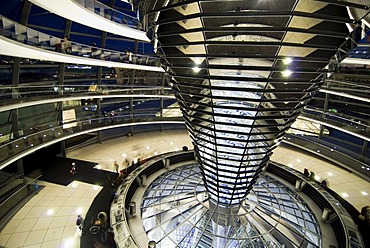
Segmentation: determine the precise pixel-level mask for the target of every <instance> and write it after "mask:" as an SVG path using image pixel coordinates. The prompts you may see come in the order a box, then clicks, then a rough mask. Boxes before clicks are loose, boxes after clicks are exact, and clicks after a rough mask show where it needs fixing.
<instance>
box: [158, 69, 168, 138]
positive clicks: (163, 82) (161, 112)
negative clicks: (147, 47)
mask: <svg viewBox="0 0 370 248" xmlns="http://www.w3.org/2000/svg"><path fill="white" fill-rule="evenodd" d="M165 80H166V75H165V73H163V75H162V84H161V86H162V89H163V88H164V85H165ZM163 93H164V92H162V94H163ZM163 105H164V104H163V97H161V98H160V106H159V107H160V117H161V118H162V117H163ZM159 128H160V131H161V132H162V131H163V124H162V123H161V124H160V127H159Z"/></svg>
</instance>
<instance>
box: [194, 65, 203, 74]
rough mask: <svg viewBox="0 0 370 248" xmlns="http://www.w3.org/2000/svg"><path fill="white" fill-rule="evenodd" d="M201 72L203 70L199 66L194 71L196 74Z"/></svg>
mask: <svg viewBox="0 0 370 248" xmlns="http://www.w3.org/2000/svg"><path fill="white" fill-rule="evenodd" d="M200 70H201V69H200V68H199V67H198V66H196V67H193V71H194V72H195V73H198V72H200Z"/></svg>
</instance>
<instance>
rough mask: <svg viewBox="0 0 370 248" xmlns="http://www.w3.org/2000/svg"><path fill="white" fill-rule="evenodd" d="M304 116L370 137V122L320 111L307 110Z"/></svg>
mask: <svg viewBox="0 0 370 248" xmlns="http://www.w3.org/2000/svg"><path fill="white" fill-rule="evenodd" d="M302 115H303V116H307V117H311V118H313V119H317V120H323V121H325V122H326V123H328V122H329V123H330V122H331V123H330V124H332V125H334V126H337V127H341V128H343V129H345V130H347V131H349V132H352V133H358V134H361V135H366V136H370V133H369V132H370V126H369V121H367V123H366V122H365V120H362V121H361V120H356V119H355V118H354V117H353V116H348V115H340V114H336V113H331V112H325V111H323V110H320V109H311V108H306V109H305V110H304V112H303V113H302Z"/></svg>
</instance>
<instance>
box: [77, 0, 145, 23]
mask: <svg viewBox="0 0 370 248" xmlns="http://www.w3.org/2000/svg"><path fill="white" fill-rule="evenodd" d="M73 1H74V2H76V3H77V4H79V5H81V6H83V7H84V8H86V9H88V10H89V11H91V12H94V13H95V14H98V15H100V16H102V17H104V18H106V19H108V20H110V21H113V22H116V23H119V24H121V25H125V26H127V27H130V28H135V29H140V30H141V29H142V25H141V23H140V22H139V21H138V20H137V18H136V17H135V16H132V15H129V14H127V13H123V12H120V11H118V10H116V9H113V8H111V7H109V6H107V5H105V4H103V3H100V2H98V1H94V0H73Z"/></svg>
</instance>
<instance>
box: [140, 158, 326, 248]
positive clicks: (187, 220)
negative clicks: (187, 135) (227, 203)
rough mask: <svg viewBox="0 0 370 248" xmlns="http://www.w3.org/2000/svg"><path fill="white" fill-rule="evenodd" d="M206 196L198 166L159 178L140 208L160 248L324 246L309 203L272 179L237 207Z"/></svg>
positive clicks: (259, 184)
mask: <svg viewBox="0 0 370 248" xmlns="http://www.w3.org/2000/svg"><path fill="white" fill-rule="evenodd" d="M206 192H207V191H206V189H205V187H204V184H203V180H202V178H201V170H200V168H199V165H197V164H191V165H187V166H183V167H180V168H177V169H174V170H172V171H169V172H166V173H164V174H162V176H160V177H158V178H157V179H156V180H155V181H154V182H153V183H152V184H151V185H150V186H149V187H148V189H147V190H146V192H145V194H144V197H143V201H142V204H141V210H142V219H143V225H144V229H145V231H146V233H147V235H148V238H149V240H152V241H155V242H156V243H157V247H189V248H190V247H213V248H217V247H223V248H224V247H321V232H320V227H319V225H318V223H317V221H316V218H315V216H314V215H313V213H312V212H311V210H310V209H309V208H308V206H307V204H306V203H305V202H304V201H303V200H302V199H301V198H300V197H299V196H298V195H297V194H296V193H295V192H294V191H293V190H291V189H289V188H288V187H287V186H285V185H284V184H282V183H281V182H279V181H278V180H276V179H274V178H272V177H270V176H268V175H261V176H260V177H259V178H258V179H257V182H256V184H255V185H254V187H253V189H252V190H251V192H250V194H249V195H248V197H247V198H246V200H244V201H242V202H240V204H239V205H236V206H233V207H229V208H227V207H222V206H221V205H216V204H214V203H213V201H212V200H210V197H209V194H208V193H206ZM287 244H289V246H286V245H287Z"/></svg>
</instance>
